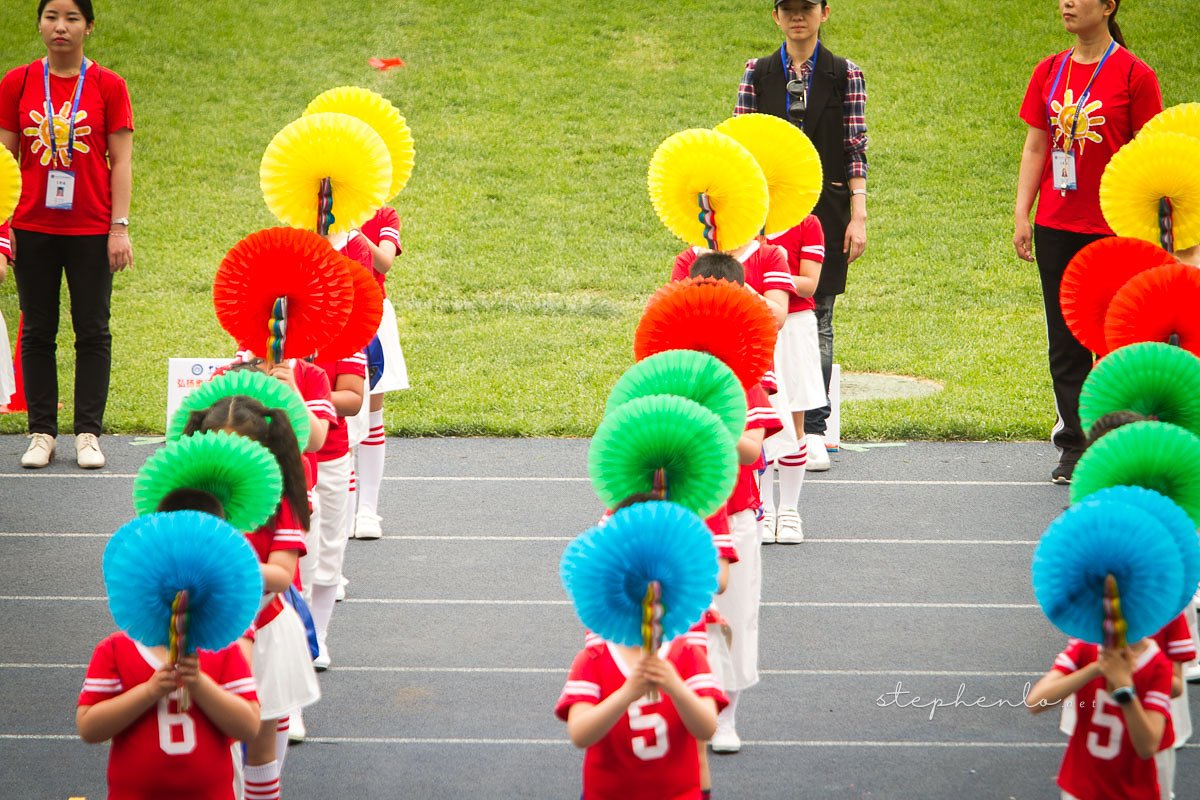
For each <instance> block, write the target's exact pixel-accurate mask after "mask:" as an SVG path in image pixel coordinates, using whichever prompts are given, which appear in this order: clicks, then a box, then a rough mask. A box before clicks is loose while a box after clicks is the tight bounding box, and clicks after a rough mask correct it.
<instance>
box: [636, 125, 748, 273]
mask: <svg viewBox="0 0 1200 800" xmlns="http://www.w3.org/2000/svg"><path fill="white" fill-rule="evenodd" d="M648 185H649V189H650V202H651V203H652V204H653V205H654V211H655V213H657V214H658V218H659V219H660V220H662V222H663V224H664V225H666V226H667V230H669V231H671V233H673V234H675V235H676V236H678V237H679V238H680V239H683V240H684V241H685V242H687V243H688V244H691V245H695V246H697V247H708V248H710V249H713V250H722V251H727V250H733V249H736V248H738V247H741V246H742V245H744V244H746V243H748V242H749V241H750V240H751V239H753V238H754V237H755V236H757V235H758V234H759V232H760V231H761V230H762V227H763V225H764V224H766V221H767V206H768V202H769V195H768V191H767V179H766V177H765V176H764V175H763V171H762V168H761V167H760V166H759V165H758V162H757V161H755V160H754V156H752V155H751V154H750V151H749V150H747V149H746V148H745V147H742V145H740V144H738V143H737V142H736V141H734V140H733V139H731V138H730V137H728V136H726V135H725V134H723V133H717V132H716V131H711V130H703V129H699V128H693V129H690V130H686V131H680V132H679V133H676V134H674V135H672V136H669V137H667V139H666V140H665V141H664V142H663V143H662V144H660V145H659V146H658V150H656V151H655V153H654V156H653V157H652V158H651V159H650V173H649V177H648ZM701 195H703V196H704V198H706V201H705V202H706V206H707V208H705V207H702V205H701V202H702V200H701ZM708 212H711V219H709V220H708V222H712V223H713V224H711V225H708V224H706V220H705V219H704V218H705V216H706V214H707V213H708Z"/></svg>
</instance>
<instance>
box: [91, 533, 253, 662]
mask: <svg viewBox="0 0 1200 800" xmlns="http://www.w3.org/2000/svg"><path fill="white" fill-rule="evenodd" d="M103 568H104V585H105V587H106V589H107V590H108V608H109V611H110V612H112V616H113V620H114V621H115V622H116V623H117V627H118V628H120V629H121V630H123V631H125V633H127V634H129V637H130V638H131V639H133V640H134V641H137V642H141V643H142V644H144V645H146V646H147V647H155V646H160V645H162V646H165V645H166V644H167V641H168V632H169V631H168V629H169V625H170V620H171V603H172V601H173V600H174V599H175V595H176V593H178V592H180V591H182V590H187V592H188V607H189V609H190V618H189V620H188V631H187V652H188V654H191V653H194V652H195V651H196V650H198V649H199V650H210V651H215V650H220V649H222V648H224V647H228V646H229V645H230V644H231V643H233V642H235V641H236V640H237V638H238V637H239V636H241V635H242V634H243V633H244V632H245V631H246V629H247V628H249V627H250V625H251V623H253V622H254V617H255V615H256V614H257V613H258V604H259V600H260V599H261V598H262V592H263V582H262V571H261V570H260V569H259V565H258V557H257V556H256V555H255V553H254V549H253V548H252V547H251V546H250V543H249V542H248V541H246V538H245V537H244V536H243V535H242V534H241V533H239V532H238V530H237V529H236V528H234V527H233V526H232V525H230V524H229V523H227V522H225V521H223V520H220V519H217V518H216V517H213V516H210V515H208V514H202V513H200V512H199V511H175V512H171V513H167V514H150V515H148V516H144V517H138V518H137V519H135V520H133V521H132V522H128V523H126V524H125V525H123V526H122V527H121V528H120V529H119V530H118V531H117V532H116V533H114V534H113V537H112V538H111V539H110V540H109V542H108V546H107V547H105V548H104V560H103Z"/></svg>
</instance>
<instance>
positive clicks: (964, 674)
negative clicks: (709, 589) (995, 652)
mask: <svg viewBox="0 0 1200 800" xmlns="http://www.w3.org/2000/svg"><path fill="white" fill-rule="evenodd" d="M2 669H68V670H79V669H87V664H0V670H2ZM337 671H338V672H360V673H379V674H398V675H438V674H446V675H566V674H567V670H566V669H565V668H563V667H354V666H341V665H339V666H338V667H337ZM758 673H759V674H760V675H775V676H779V677H808V678H877V677H882V678H888V677H891V676H893V675H901V676H903V677H906V678H908V677H915V678H1029V677H1037V676H1040V675H1042V674H1044V671H1036V670H1035V671H1030V672H987V671H978V670H961V671H955V670H942V669H938V670H920V669H918V670H906V669H760V670H759V671H758Z"/></svg>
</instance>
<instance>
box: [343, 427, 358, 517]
mask: <svg viewBox="0 0 1200 800" xmlns="http://www.w3.org/2000/svg"><path fill="white" fill-rule="evenodd" d="M355 450H358V448H357V447H355V448H353V450H351V452H350V464H351V467H350V496H349V497H348V498H347V499H346V536H348V537H350V536H353V535H354V515H355V514H356V513H358V471H357V470H355V469H354V466H353V465H354V457H355V456H356V455H357V453H355V452H354V451H355Z"/></svg>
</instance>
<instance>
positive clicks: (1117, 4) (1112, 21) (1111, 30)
mask: <svg viewBox="0 0 1200 800" xmlns="http://www.w3.org/2000/svg"><path fill="white" fill-rule="evenodd" d="M1120 10H1121V0H1113V12H1112V13H1111V14H1109V15H1108V35H1109V36H1111V37H1112V38H1113V41H1115V42H1116V43H1117V44H1119V45H1121V47H1124V48H1125V49H1126V50H1128V49H1129V45H1127V44H1125V37H1124V36H1122V35H1121V26H1120V25H1118V24H1117V12H1118V11H1120Z"/></svg>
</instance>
